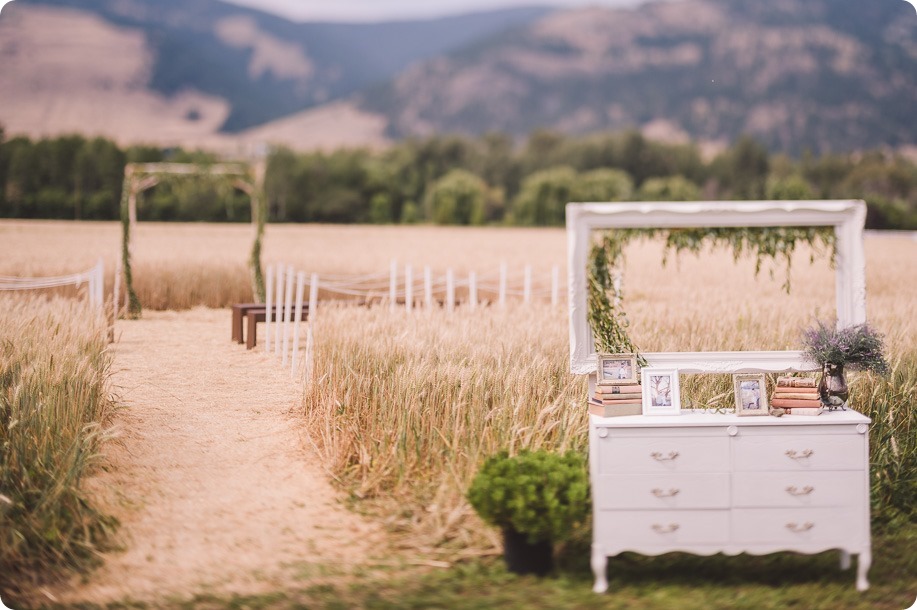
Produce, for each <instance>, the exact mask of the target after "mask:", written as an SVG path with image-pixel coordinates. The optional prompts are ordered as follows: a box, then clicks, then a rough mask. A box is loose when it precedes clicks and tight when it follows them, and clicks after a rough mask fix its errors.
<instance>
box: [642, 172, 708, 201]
mask: <svg viewBox="0 0 917 610" xmlns="http://www.w3.org/2000/svg"><path fill="white" fill-rule="evenodd" d="M699 197H700V189H698V188H697V185H696V184H694V183H693V182H691V181H690V180H688V179H687V178H685V177H683V176H669V177H667V178H650V179H649V180H647V181H646V182H644V183H643V185H642V186H641V187H640V199H642V200H643V201H696V200H697V199H698V198H699Z"/></svg>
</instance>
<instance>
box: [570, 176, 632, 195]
mask: <svg viewBox="0 0 917 610" xmlns="http://www.w3.org/2000/svg"><path fill="white" fill-rule="evenodd" d="M633 192H634V181H633V180H631V179H630V176H629V175H627V172H625V171H623V170H620V169H594V170H592V171H588V172H585V173H583V174H580V176H579V178H577V180H576V187H575V188H574V197H575V199H577V200H578V201H627V200H628V199H630V198H631V196H632V195H633Z"/></svg>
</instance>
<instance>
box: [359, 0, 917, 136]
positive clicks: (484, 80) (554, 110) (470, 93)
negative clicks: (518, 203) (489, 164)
mask: <svg viewBox="0 0 917 610" xmlns="http://www.w3.org/2000/svg"><path fill="white" fill-rule="evenodd" d="M915 105H917V13H915V11H914V9H913V7H911V6H909V5H908V4H906V3H905V2H901V0H871V1H870V2H862V1H861V0H780V1H779V2H759V1H758V0H684V1H681V2H660V3H652V4H647V5H643V6H641V7H639V8H636V9H620V10H609V9H601V8H587V9H582V10H574V11H565V12H562V13H554V14H551V15H548V16H546V17H544V18H542V19H541V20H539V21H537V22H536V23H534V24H532V25H530V26H527V27H525V28H520V29H518V30H516V31H514V32H513V33H512V34H511V35H501V36H497V37H493V38H491V39H490V40H487V41H484V42H479V43H477V44H475V45H473V46H469V47H467V48H465V49H464V50H462V51H461V52H459V53H454V54H451V55H449V56H446V57H441V58H437V59H433V60H430V61H427V62H424V63H422V64H418V65H415V66H412V67H410V68H408V69H407V70H406V71H405V72H403V73H402V74H401V75H399V76H398V77H397V78H396V79H394V80H393V81H392V82H391V83H389V84H387V85H385V86H382V87H378V88H376V89H373V90H372V91H371V92H370V93H369V94H367V95H365V96H364V97H363V98H362V102H361V106H362V107H363V108H364V109H365V110H367V111H369V112H374V113H381V114H383V115H385V116H386V117H388V120H389V124H390V127H389V129H390V133H391V135H393V136H396V137H403V136H406V135H419V134H430V133H435V132H443V131H447V132H453V131H454V132H462V133H484V132H486V131H489V130H502V131H508V132H510V133H513V134H517V135H522V134H527V133H529V132H530V131H531V130H533V129H535V128H538V127H549V128H552V129H556V130H560V131H564V132H568V133H587V132H592V131H596V130H618V129H623V128H630V127H637V128H644V129H648V130H649V131H651V132H655V133H656V134H658V135H663V136H666V137H668V138H670V139H685V138H688V137H690V138H696V139H699V140H706V141H726V142H728V141H731V140H733V139H735V138H736V137H737V136H738V135H740V134H742V133H750V134H752V135H754V136H756V137H757V138H758V139H760V140H762V141H763V142H764V143H766V144H767V145H768V146H769V147H770V148H771V149H773V150H782V151H787V152H792V153H799V152H801V151H802V150H804V149H811V150H814V151H820V152H823V151H827V150H856V149H861V148H866V147H874V146H883V145H887V146H893V147H900V146H906V145H913V144H914V143H917V121H915V120H914V115H913V110H914V108H915Z"/></svg>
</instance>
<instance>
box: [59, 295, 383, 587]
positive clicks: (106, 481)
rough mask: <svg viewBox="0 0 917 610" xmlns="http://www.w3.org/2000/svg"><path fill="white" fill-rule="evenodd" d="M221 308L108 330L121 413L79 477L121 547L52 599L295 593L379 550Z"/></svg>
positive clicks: (285, 387) (158, 315)
mask: <svg viewBox="0 0 917 610" xmlns="http://www.w3.org/2000/svg"><path fill="white" fill-rule="evenodd" d="M229 326H230V313H229V311H228V310H205V309H196V310H192V311H190V312H181V313H177V312H146V313H144V316H143V319H141V320H137V321H123V322H118V324H117V327H116V333H117V335H118V341H117V342H116V343H115V344H114V345H113V349H114V352H115V359H114V362H115V364H114V371H113V387H114V390H115V393H116V394H117V395H118V396H119V402H120V404H121V405H123V406H124V408H123V409H121V410H120V411H119V412H118V413H117V414H116V416H115V422H116V428H117V429H118V430H119V432H120V440H119V441H118V442H115V443H109V444H108V445H107V451H106V461H107V462H108V463H109V464H110V467H109V468H108V470H107V471H106V472H104V473H102V474H100V475H99V476H97V477H95V479H94V480H93V481H91V485H92V486H93V488H94V489H96V490H98V494H99V495H100V496H101V497H102V498H103V499H104V502H105V505H104V508H105V509H106V510H107V511H108V512H109V513H110V514H114V515H115V516H116V517H117V518H118V519H119V520H120V521H121V528H120V529H119V534H118V536H119V540H120V542H121V544H122V546H123V547H124V548H123V550H121V551H116V552H112V553H108V554H106V555H105V557H104V565H103V566H102V567H101V568H99V569H98V570H96V571H94V572H92V573H90V575H89V577H88V580H87V581H85V582H80V580H78V579H74V582H72V583H69V584H68V585H67V586H65V587H62V588H59V589H57V590H56V591H54V592H49V593H51V594H52V595H53V596H54V597H55V598H57V599H58V600H60V601H63V602H68V603H72V602H76V601H89V602H96V603H103V602H107V601H120V600H126V599H132V600H152V601H156V600H163V599H172V600H175V599H182V598H188V597H190V596H193V595H196V594H201V593H203V594H215V595H230V594H234V593H239V594H252V593H258V592H265V591H275V590H278V588H282V587H285V586H291V585H304V584H305V585H307V584H308V582H304V581H303V579H305V580H306V581H308V580H309V579H310V578H314V577H315V575H316V574H321V575H325V576H327V575H329V574H346V573H348V572H350V571H351V570H352V569H353V568H354V567H356V566H357V565H359V564H360V563H361V562H365V561H367V560H368V559H369V558H371V557H374V556H375V557H378V556H379V555H380V554H382V553H384V551H383V550H382V548H381V547H380V546H379V545H380V544H381V543H382V542H383V539H384V536H383V535H382V534H381V532H380V530H379V529H378V528H376V527H374V526H373V525H371V524H370V523H368V522H366V521H365V520H363V519H362V518H360V517H359V516H357V515H355V514H353V513H351V512H349V511H348V510H346V509H345V508H344V507H343V506H342V504H341V502H340V496H339V494H338V493H337V492H336V491H335V490H334V489H333V488H332V487H331V485H330V484H329V483H328V479H327V476H326V474H325V473H324V472H323V471H322V470H321V469H320V467H319V465H318V460H317V458H316V457H315V456H314V454H313V453H312V451H311V450H310V448H309V446H308V442H307V441H306V440H305V434H304V432H303V430H302V429H301V425H300V422H299V419H298V417H297V415H296V412H297V409H298V407H297V405H299V403H300V399H301V392H302V389H301V387H300V386H299V384H298V383H297V382H294V381H293V380H292V379H291V378H290V373H289V371H287V370H283V369H281V367H280V363H279V362H278V361H277V360H276V359H275V358H273V357H271V356H268V355H266V354H265V353H264V352H263V351H261V350H258V349H256V350H255V351H251V352H249V351H246V350H245V347H244V346H242V345H237V344H234V343H231V342H230V340H229Z"/></svg>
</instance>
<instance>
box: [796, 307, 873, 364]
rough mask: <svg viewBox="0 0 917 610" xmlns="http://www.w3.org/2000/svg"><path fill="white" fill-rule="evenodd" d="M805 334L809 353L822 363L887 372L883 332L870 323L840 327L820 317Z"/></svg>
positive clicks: (806, 353)
mask: <svg viewBox="0 0 917 610" xmlns="http://www.w3.org/2000/svg"><path fill="white" fill-rule="evenodd" d="M802 337H803V344H804V345H805V355H806V357H807V358H809V359H810V360H812V361H813V362H816V363H818V364H820V365H822V366H824V365H825V364H827V363H831V364H842V365H845V366H847V367H849V368H851V369H854V370H864V371H873V372H875V373H879V374H880V375H884V374H885V373H887V372H888V362H887V361H886V360H885V355H884V348H883V345H882V335H881V334H879V332H878V331H876V330H875V329H874V328H872V327H871V326H869V325H868V324H857V325H855V326H848V327H846V328H842V329H840V330H837V329H836V328H835V327H834V326H829V325H826V324H825V323H824V322H822V321H820V320H819V321H817V322H816V325H815V326H814V327H812V328H808V329H806V330H805V331H803V334H802Z"/></svg>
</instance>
